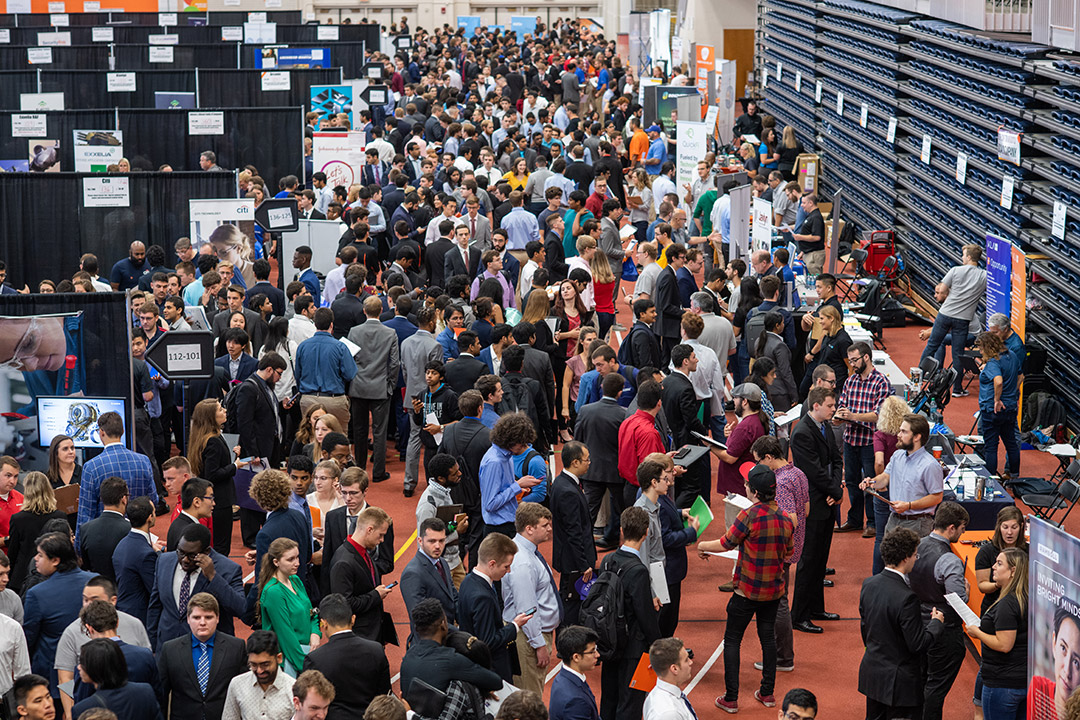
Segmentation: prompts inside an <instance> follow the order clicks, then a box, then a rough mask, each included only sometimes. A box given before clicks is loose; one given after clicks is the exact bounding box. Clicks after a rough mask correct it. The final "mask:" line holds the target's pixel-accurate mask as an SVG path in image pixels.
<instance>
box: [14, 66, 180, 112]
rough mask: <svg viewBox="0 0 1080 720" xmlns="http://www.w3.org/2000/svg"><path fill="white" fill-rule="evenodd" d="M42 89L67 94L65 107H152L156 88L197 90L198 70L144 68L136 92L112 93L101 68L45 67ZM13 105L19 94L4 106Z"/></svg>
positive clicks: (164, 89) (138, 75)
mask: <svg viewBox="0 0 1080 720" xmlns="http://www.w3.org/2000/svg"><path fill="white" fill-rule="evenodd" d="M5 77H6V75H5ZM41 91H42V92H62V93H64V107H65V108H67V109H75V110H81V109H84V108H111V107H121V108H152V107H154V91H161V92H195V72H194V71H192V70H141V71H138V72H137V74H136V77H135V92H115V93H110V92H109V91H108V84H107V78H106V75H105V73H104V72H101V71H100V70H69V71H66V72H61V71H59V70H42V71H41ZM31 92H34V91H31ZM12 107H14V108H16V109H17V108H18V107H19V102H18V98H17V97H16V98H15V105H14V106H5V107H4V108H3V109H5V110H9V109H12Z"/></svg>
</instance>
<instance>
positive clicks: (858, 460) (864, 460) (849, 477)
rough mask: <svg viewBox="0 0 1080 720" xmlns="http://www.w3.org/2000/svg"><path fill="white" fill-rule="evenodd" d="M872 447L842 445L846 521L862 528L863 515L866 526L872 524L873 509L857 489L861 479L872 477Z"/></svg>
mask: <svg viewBox="0 0 1080 720" xmlns="http://www.w3.org/2000/svg"><path fill="white" fill-rule="evenodd" d="M874 475H875V473H874V446H873V445H848V444H847V443H844V484H845V485H847V495H848V500H849V501H850V503H851V507H849V508H848V513H847V521H848V522H849V523H851V524H853V525H858V526H859V527H862V525H863V515H865V516H866V524H867V525H873V524H874V508H873V506H872V505H871V504H870V503H868V502H866V501H865V494H864V493H863V491H862V490H861V489H859V483H861V482H862V479H863V478H867V477H874Z"/></svg>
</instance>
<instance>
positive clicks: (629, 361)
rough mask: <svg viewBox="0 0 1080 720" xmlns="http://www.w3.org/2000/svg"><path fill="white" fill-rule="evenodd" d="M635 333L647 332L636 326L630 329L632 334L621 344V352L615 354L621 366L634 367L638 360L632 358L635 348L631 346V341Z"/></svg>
mask: <svg viewBox="0 0 1080 720" xmlns="http://www.w3.org/2000/svg"><path fill="white" fill-rule="evenodd" d="M635 332H646V329H645V328H641V327H637V326H634V327H632V328H630V332H628V333H627V334H626V337H625V338H623V341H622V342H621V343H619V350H618V352H616V353H615V359H616V360H618V361H619V365H633V364H634V360H635V359H636V358H633V357H631V355H632V354H633V347H632V346H631V342H630V339H631V338H632V337H634V333H635Z"/></svg>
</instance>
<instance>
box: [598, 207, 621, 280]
mask: <svg viewBox="0 0 1080 720" xmlns="http://www.w3.org/2000/svg"><path fill="white" fill-rule="evenodd" d="M597 249H598V250H599V251H600V252H602V253H604V255H606V256H607V259H608V265H610V266H611V272H613V273H614V274H615V277H619V276H621V275H622V264H623V257H624V256H625V253H624V252H623V246H622V240H621V239H620V238H619V227H618V226H617V225H616V224H615V222H614V221H613V220H611V219H610V218H604V219H603V220H601V221H600V242H599V243H597Z"/></svg>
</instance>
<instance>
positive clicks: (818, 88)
mask: <svg viewBox="0 0 1080 720" xmlns="http://www.w3.org/2000/svg"><path fill="white" fill-rule="evenodd" d="M814 102H815V103H817V104H818V105H820V104H821V81H820V80H818V81H817V83H815V84H814Z"/></svg>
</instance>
